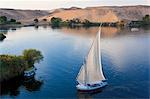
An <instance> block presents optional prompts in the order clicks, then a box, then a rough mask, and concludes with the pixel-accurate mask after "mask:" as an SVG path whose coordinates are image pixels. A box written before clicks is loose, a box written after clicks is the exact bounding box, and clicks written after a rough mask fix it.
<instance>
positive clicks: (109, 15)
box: [0, 5, 150, 24]
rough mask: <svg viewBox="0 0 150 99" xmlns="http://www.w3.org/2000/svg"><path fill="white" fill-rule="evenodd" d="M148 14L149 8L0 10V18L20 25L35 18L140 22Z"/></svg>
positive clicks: (106, 7) (109, 7)
mask: <svg viewBox="0 0 150 99" xmlns="http://www.w3.org/2000/svg"><path fill="white" fill-rule="evenodd" d="M146 14H150V6H140V5H139V6H121V7H118V6H101V7H87V8H84V9H82V8H77V7H71V8H60V9H54V10H47V11H44V10H16V9H0V16H3V15H5V16H7V17H8V18H14V19H16V20H19V21H21V22H22V23H26V24H27V23H28V24H29V23H33V20H34V19H35V18H38V19H39V20H41V21H42V20H43V19H47V20H48V21H50V19H51V18H52V17H60V18H62V19H63V20H67V19H73V18H79V19H80V20H81V21H82V20H84V19H88V20H89V21H91V22H117V21H120V20H126V21H130V20H141V19H142V17H143V16H145V15H146Z"/></svg>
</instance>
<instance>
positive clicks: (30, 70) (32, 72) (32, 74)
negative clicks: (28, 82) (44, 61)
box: [24, 67, 36, 77]
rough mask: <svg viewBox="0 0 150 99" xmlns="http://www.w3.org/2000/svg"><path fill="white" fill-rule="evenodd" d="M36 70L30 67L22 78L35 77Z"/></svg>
mask: <svg viewBox="0 0 150 99" xmlns="http://www.w3.org/2000/svg"><path fill="white" fill-rule="evenodd" d="M35 71H36V68H35V67H31V68H29V69H28V70H26V71H24V77H32V76H34V75H35Z"/></svg>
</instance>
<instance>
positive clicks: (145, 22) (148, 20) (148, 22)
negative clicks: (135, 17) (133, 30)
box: [142, 14, 150, 26]
mask: <svg viewBox="0 0 150 99" xmlns="http://www.w3.org/2000/svg"><path fill="white" fill-rule="evenodd" d="M142 25H143V26H148V25H150V15H148V14H147V15H145V16H144V17H143V20H142Z"/></svg>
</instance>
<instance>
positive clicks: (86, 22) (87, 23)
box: [82, 19, 92, 26]
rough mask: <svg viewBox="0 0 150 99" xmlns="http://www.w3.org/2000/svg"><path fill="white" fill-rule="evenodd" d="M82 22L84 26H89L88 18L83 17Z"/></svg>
mask: <svg viewBox="0 0 150 99" xmlns="http://www.w3.org/2000/svg"><path fill="white" fill-rule="evenodd" d="M82 24H83V25H84V26H90V25H91V24H92V23H91V22H90V21H89V20H87V19H85V20H84V21H83V23H82Z"/></svg>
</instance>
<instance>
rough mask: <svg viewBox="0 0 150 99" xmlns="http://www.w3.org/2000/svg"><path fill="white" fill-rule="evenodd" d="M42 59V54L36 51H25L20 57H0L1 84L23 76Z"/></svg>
mask: <svg viewBox="0 0 150 99" xmlns="http://www.w3.org/2000/svg"><path fill="white" fill-rule="evenodd" d="M42 59H43V55H42V53H41V52H40V51H38V50H36V49H27V50H24V51H23V53H22V55H19V56H16V55H0V68H1V69H0V74H1V75H0V82H3V81H6V80H9V79H11V78H14V77H17V76H20V75H22V74H23V72H24V71H25V70H28V69H29V68H31V67H33V66H34V64H35V63H39V62H40V61H41V60H42Z"/></svg>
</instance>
